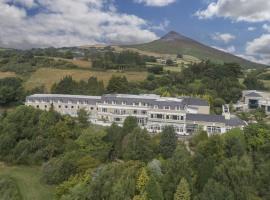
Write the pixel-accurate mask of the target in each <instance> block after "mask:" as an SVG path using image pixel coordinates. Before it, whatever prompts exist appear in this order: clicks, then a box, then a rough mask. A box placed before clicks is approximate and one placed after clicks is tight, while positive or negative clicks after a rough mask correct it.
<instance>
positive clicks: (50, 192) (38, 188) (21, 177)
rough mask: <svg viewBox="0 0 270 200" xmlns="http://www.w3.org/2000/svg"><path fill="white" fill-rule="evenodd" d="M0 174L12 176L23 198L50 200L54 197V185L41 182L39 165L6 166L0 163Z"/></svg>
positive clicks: (24, 199)
mask: <svg viewBox="0 0 270 200" xmlns="http://www.w3.org/2000/svg"><path fill="white" fill-rule="evenodd" d="M0 175H3V176H8V177H10V178H12V179H13V180H14V181H15V183H16V185H17V187H18V188H19V192H20V193H21V195H22V196H23V200H50V199H53V198H54V189H55V188H54V187H53V186H48V185H46V184H43V183H41V181H40V177H41V169H40V168H39V167H27V166H6V165H4V164H2V163H1V164H0Z"/></svg>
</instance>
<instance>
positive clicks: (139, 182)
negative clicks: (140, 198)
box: [136, 168, 149, 194]
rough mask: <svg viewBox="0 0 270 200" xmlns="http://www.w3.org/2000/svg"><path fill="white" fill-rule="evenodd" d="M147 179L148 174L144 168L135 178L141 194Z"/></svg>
mask: <svg viewBox="0 0 270 200" xmlns="http://www.w3.org/2000/svg"><path fill="white" fill-rule="evenodd" d="M148 181H149V176H148V174H147V171H146V169H145V168H143V169H142V170H141V173H140V175H139V177H138V179H137V184H136V187H137V190H138V191H139V192H140V193H141V194H142V193H143V192H144V191H145V187H146V185H147V183H148Z"/></svg>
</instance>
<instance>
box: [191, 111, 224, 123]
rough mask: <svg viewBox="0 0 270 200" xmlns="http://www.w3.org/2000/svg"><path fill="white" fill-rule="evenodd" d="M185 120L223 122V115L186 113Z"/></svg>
mask: <svg viewBox="0 0 270 200" xmlns="http://www.w3.org/2000/svg"><path fill="white" fill-rule="evenodd" d="M186 119H187V121H197V122H214V123H225V117H224V116H222V115H206V114H190V113H189V114H187V116H186Z"/></svg>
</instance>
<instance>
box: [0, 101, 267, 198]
mask: <svg viewBox="0 0 270 200" xmlns="http://www.w3.org/2000/svg"><path fill="white" fill-rule="evenodd" d="M0 126H1V129H0V141H1V142H0V153H1V154H0V159H1V160H2V161H5V162H7V163H16V164H25V165H31V164H42V165H43V177H42V180H43V181H44V182H46V183H47V184H56V185H57V190H56V196H55V198H56V199H61V200H64V199H65V200H66V199H70V200H71V199H85V200H88V199H89V200H92V199H110V200H111V199H112V200H113V199H117V200H121V199H123V200H126V199H133V200H136V199H149V200H150V199H157V200H163V199H164V200H173V199H175V200H178V199H181V200H182V199H194V200H209V199H213V200H217V199H221V200H222V199H224V200H225V199H226V200H235V199H236V200H247V199H260V200H268V199H269V198H270V193H269V191H270V188H269V185H270V174H269V167H270V157H269V155H270V152H269V149H270V131H269V130H270V127H269V125H266V124H252V125H249V126H248V127H246V128H245V129H244V131H241V130H238V129H235V130H232V131H230V132H229V133H227V134H225V135H214V136H211V137H208V136H207V135H206V134H205V133H204V132H202V133H198V134H197V135H196V136H194V137H193V138H192V139H191V141H190V144H191V146H190V147H191V148H190V149H191V150H187V148H186V145H187V144H184V143H182V142H181V141H178V140H177V138H176V134H175V133H174V131H173V129H172V128H171V127H167V128H166V129H164V131H163V132H162V133H161V134H158V135H150V134H149V133H148V132H147V131H146V130H142V129H140V128H139V127H138V125H137V122H136V119H135V118H132V117H129V118H127V119H126V121H125V123H124V126H123V127H118V126H117V125H116V124H113V125H112V126H110V127H108V128H98V127H94V126H93V125H86V126H81V125H80V122H79V119H76V118H71V117H68V116H60V115H59V114H57V113H55V112H54V111H53V110H50V111H40V110H35V109H33V108H30V107H25V106H22V107H19V108H17V109H16V110H14V111H12V112H9V113H7V114H6V115H5V116H2V118H1V119H0ZM191 151H192V152H191ZM0 183H1V181H0Z"/></svg>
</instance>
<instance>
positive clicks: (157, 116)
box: [150, 114, 185, 121]
mask: <svg viewBox="0 0 270 200" xmlns="http://www.w3.org/2000/svg"><path fill="white" fill-rule="evenodd" d="M150 118H151V119H167V120H178V121H183V120H184V119H185V118H184V116H182V115H163V114H151V116H150Z"/></svg>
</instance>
